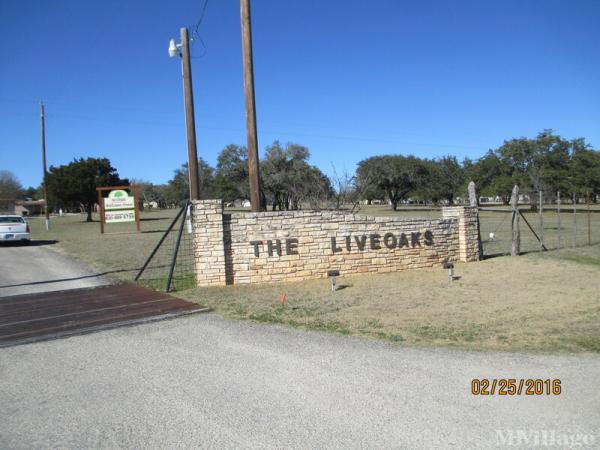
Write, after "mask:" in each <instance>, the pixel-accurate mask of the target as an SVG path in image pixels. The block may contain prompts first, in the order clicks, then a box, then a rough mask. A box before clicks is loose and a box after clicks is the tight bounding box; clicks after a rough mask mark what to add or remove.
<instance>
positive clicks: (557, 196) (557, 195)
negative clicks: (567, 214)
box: [556, 191, 562, 248]
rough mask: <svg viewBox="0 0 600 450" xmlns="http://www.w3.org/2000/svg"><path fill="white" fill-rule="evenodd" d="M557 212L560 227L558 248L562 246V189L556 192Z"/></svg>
mask: <svg viewBox="0 0 600 450" xmlns="http://www.w3.org/2000/svg"><path fill="white" fill-rule="evenodd" d="M556 212H557V222H558V223H557V227H558V248H561V247H562V229H561V226H560V191H557V192H556Z"/></svg>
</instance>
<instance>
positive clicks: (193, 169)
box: [180, 28, 200, 200]
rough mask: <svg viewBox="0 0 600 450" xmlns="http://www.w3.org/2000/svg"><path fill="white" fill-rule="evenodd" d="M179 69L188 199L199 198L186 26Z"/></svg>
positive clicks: (188, 42)
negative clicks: (183, 110) (183, 103)
mask: <svg viewBox="0 0 600 450" xmlns="http://www.w3.org/2000/svg"><path fill="white" fill-rule="evenodd" d="M180 31H181V69H182V73H183V96H184V102H185V124H186V127H187V143H188V174H189V183H190V199H191V200H199V199H200V182H199V180H198V157H197V154H196V121H195V119H194V93H193V91H192V66H191V64H190V39H189V36H188V30H187V28H182V29H181V30H180Z"/></svg>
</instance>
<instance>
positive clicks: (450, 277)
mask: <svg viewBox="0 0 600 450" xmlns="http://www.w3.org/2000/svg"><path fill="white" fill-rule="evenodd" d="M444 269H448V281H454V264H452V263H444Z"/></svg>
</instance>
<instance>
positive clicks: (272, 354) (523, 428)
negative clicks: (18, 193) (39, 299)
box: [0, 314, 600, 449]
mask: <svg viewBox="0 0 600 450" xmlns="http://www.w3.org/2000/svg"><path fill="white" fill-rule="evenodd" d="M483 377H487V378H560V379H561V381H562V387H563V391H562V394H561V395H559V396H546V395H543V396H514V397H510V396H497V395H496V396H491V397H482V396H473V395H472V394H471V392H470V384H471V380H472V379H473V378H483ZM598 380H600V358H599V357H598V356H597V355H576V356H552V355H535V356H532V355H521V354H503V353H483V352H482V353H471V352H461V351H449V350H431V349H415V348H404V347H399V346H394V345H392V344H386V343H380V342H375V341H369V340H363V339H359V338H353V337H345V336H339V335H332V334H323V333H318V332H304V331H301V330H296V329H288V328H284V327H279V326H269V325H261V324H256V323H252V322H236V321H229V320H225V319H222V318H220V317H219V316H217V315H215V314H207V315H203V316H195V317H188V318H184V319H178V320H173V321H163V322H158V323H153V324H147V325H140V326H136V327H130V328H121V329H116V330H111V331H105V332H101V333H96V334H91V335H84V336H77V337H72V338H69V339H62V340H56V341H50V342H42V343H37V344H32V345H25V346H18V347H11V348H6V349H1V350H0V405H2V407H1V408H0V447H2V448H28V449H29V448H111V449H112V448H157V449H166V448H214V447H218V448H223V447H228V448H232V447H245V448H276V447H277V448H283V447H295V448H320V447H327V448H448V447H453V448H496V446H497V445H499V444H500V446H501V447H504V446H506V445H509V444H513V445H514V446H513V447H512V448H523V447H527V446H528V444H529V445H534V444H535V442H536V441H535V439H538V441H537V442H538V444H537V446H538V447H552V445H543V444H540V443H539V442H542V441H540V440H541V439H546V443H549V444H551V443H552V442H554V443H556V442H557V441H556V439H557V438H559V439H571V442H574V440H576V439H579V442H582V441H581V440H582V439H585V442H587V443H589V444H591V445H592V446H593V447H596V448H597V447H598V446H600V434H599V433H600V430H599V425H600V408H599V406H598V405H600V393H599V390H598V386H597V383H598ZM511 436H512V437H511ZM518 436H521V438H523V436H527V439H529V441H526V442H525V441H523V440H521V441H518V442H517V441H515V439H517V438H518ZM544 436H545V437H544ZM578 436H579V437H578ZM511 439H513V440H512V441H511ZM551 439H554V441H550V440H551ZM558 442H563V443H564V441H558ZM515 443H516V444H515ZM567 447H568V445H557V446H556V447H555V448H567Z"/></svg>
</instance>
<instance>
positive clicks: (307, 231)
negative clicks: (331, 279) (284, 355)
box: [192, 200, 480, 286]
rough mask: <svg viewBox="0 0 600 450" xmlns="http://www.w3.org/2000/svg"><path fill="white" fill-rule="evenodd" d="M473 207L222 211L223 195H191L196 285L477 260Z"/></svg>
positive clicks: (305, 277) (475, 219) (475, 222)
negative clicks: (414, 213) (370, 212)
mask: <svg viewBox="0 0 600 450" xmlns="http://www.w3.org/2000/svg"><path fill="white" fill-rule="evenodd" d="M478 223H479V215H478V210H477V207H470V206H466V207H463V206H460V207H458V206H457V207H448V208H443V210H442V217H441V218H439V219H405V218H400V217H373V216H363V215H357V214H347V213H344V212H338V211H335V212H333V211H278V212H261V213H246V212H241V213H231V214H225V213H224V211H223V202H222V201H221V200H197V201H193V210H192V229H193V234H194V257H195V261H196V283H197V285H198V286H222V285H226V284H238V283H267V282H278V281H294V280H296V281H297V280H304V279H310V278H325V277H327V271H329V270H339V271H340V273H341V275H351V274H358V273H366V272H379V273H381V272H393V271H401V270H407V269H418V268H423V267H432V266H435V265H439V266H440V267H441V266H442V265H443V264H444V263H447V262H454V261H477V260H479V245H480V244H479V241H478Z"/></svg>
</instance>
